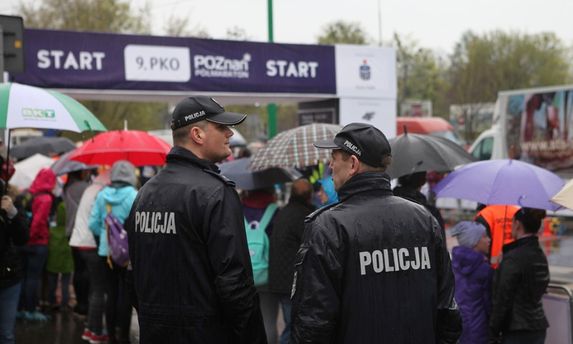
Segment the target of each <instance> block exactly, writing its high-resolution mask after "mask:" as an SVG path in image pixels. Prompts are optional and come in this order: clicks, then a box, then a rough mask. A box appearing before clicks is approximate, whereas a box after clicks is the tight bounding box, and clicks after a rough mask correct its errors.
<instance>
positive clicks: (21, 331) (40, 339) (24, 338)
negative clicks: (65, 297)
mask: <svg viewBox="0 0 573 344" xmlns="http://www.w3.org/2000/svg"><path fill="white" fill-rule="evenodd" d="M84 320H85V317H80V316H78V315H76V314H73V313H72V312H69V311H68V312H52V313H50V319H49V320H48V321H47V322H45V323H38V322H27V321H24V320H19V321H18V322H17V323H16V331H15V335H16V343H17V344H38V343H42V344H44V343H45V344H86V343H88V342H87V341H85V340H82V339H81V336H82V333H83V331H84ZM138 332H139V331H138V326H137V317H136V316H135V314H134V316H133V317H132V323H131V338H130V339H131V344H138V343H139V340H138Z"/></svg>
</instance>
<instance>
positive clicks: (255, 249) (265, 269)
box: [245, 203, 277, 287]
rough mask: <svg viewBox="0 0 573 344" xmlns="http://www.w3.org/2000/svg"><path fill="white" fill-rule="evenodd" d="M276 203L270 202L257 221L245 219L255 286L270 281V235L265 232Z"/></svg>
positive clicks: (275, 208)
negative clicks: (249, 221)
mask: <svg viewBox="0 0 573 344" xmlns="http://www.w3.org/2000/svg"><path fill="white" fill-rule="evenodd" d="M276 210H277V205H276V204H273V203H271V204H269V205H268V206H267V208H266V209H265V212H264V214H263V217H262V218H261V220H260V221H259V222H258V223H257V222H255V221H253V222H251V223H248V222H247V219H245V230H246V232H247V245H248V246H249V254H250V256H251V265H252V267H253V278H254V280H255V286H257V287H258V286H261V285H265V284H267V282H268V281H269V246H270V245H269V237H268V236H267V233H266V232H265V230H266V228H267V226H268V225H269V223H270V222H271V219H272V218H273V215H274V213H275V211H276Z"/></svg>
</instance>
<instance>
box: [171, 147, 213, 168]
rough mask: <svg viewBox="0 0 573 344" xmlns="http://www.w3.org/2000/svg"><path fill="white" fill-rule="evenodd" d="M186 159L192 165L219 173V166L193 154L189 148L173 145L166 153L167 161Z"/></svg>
mask: <svg viewBox="0 0 573 344" xmlns="http://www.w3.org/2000/svg"><path fill="white" fill-rule="evenodd" d="M182 160H183V161H186V162H190V163H192V164H194V165H198V166H199V167H200V168H202V169H207V170H211V171H213V172H216V173H220V172H221V171H220V170H219V167H217V165H215V164H214V163H213V162H211V161H209V160H205V159H200V158H199V157H197V155H195V154H193V152H191V151H190V150H188V149H186V148H183V147H180V146H173V148H171V151H169V154H167V162H176V161H182Z"/></svg>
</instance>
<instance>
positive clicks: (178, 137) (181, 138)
mask: <svg viewBox="0 0 573 344" xmlns="http://www.w3.org/2000/svg"><path fill="white" fill-rule="evenodd" d="M208 124H209V123H208V122H207V121H205V120H203V121H199V122H195V123H191V124H189V125H186V126H183V127H181V128H177V129H173V132H172V135H173V145H175V146H177V145H184V144H187V143H189V131H190V130H191V128H193V127H199V128H201V129H203V130H205V128H207V125H208Z"/></svg>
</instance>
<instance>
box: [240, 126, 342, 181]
mask: <svg viewBox="0 0 573 344" xmlns="http://www.w3.org/2000/svg"><path fill="white" fill-rule="evenodd" d="M341 129H342V127H341V126H339V125H336V124H325V123H313V124H309V125H304V126H301V127H297V128H293V129H290V130H287V131H283V132H282V133H280V134H278V135H277V136H275V137H274V138H273V139H271V140H270V141H269V142H268V143H267V145H266V146H265V147H263V148H261V149H259V150H258V151H257V153H256V154H255V155H254V156H253V158H252V162H251V169H252V170H253V171H260V170H264V169H266V168H270V167H283V168H289V167H298V168H302V167H307V166H312V165H316V164H318V162H319V161H327V160H329V159H330V151H329V150H327V149H317V148H316V147H314V146H313V145H312V143H313V142H316V141H320V140H328V139H330V140H332V139H334V135H336V133H338V132H339V131H340V130H341Z"/></svg>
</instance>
